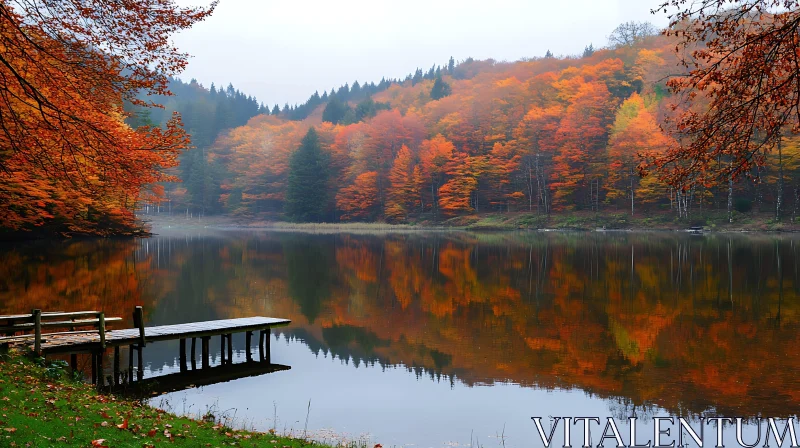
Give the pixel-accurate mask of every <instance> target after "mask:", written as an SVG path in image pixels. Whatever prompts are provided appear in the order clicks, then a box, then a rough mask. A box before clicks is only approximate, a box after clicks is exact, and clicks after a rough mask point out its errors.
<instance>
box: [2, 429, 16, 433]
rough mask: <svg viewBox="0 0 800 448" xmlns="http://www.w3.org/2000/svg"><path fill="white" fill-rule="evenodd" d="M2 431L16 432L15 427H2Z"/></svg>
mask: <svg viewBox="0 0 800 448" xmlns="http://www.w3.org/2000/svg"><path fill="white" fill-rule="evenodd" d="M3 431H5V432H11V433H14V432H17V428H3Z"/></svg>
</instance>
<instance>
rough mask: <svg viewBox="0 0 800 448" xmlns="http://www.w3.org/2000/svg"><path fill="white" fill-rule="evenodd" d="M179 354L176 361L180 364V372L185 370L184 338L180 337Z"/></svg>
mask: <svg viewBox="0 0 800 448" xmlns="http://www.w3.org/2000/svg"><path fill="white" fill-rule="evenodd" d="M180 351H181V352H180V355H179V356H178V362H179V363H180V365H181V367H180V368H181V372H185V371H186V339H183V338H181V340H180Z"/></svg>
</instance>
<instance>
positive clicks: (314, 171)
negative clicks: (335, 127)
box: [285, 128, 328, 222]
mask: <svg viewBox="0 0 800 448" xmlns="http://www.w3.org/2000/svg"><path fill="white" fill-rule="evenodd" d="M327 184H328V160H327V156H326V154H325V153H324V152H323V151H322V148H321V147H320V144H319V137H318V136H317V132H316V131H315V130H314V128H310V129H309V130H308V133H307V134H306V136H305V137H303V141H302V142H301V143H300V147H299V148H298V149H297V151H295V152H294V154H292V157H291V158H290V159H289V182H288V186H287V190H286V206H285V211H286V215H287V217H288V218H289V219H291V220H292V221H298V222H320V221H322V219H323V218H324V216H325V206H326V204H327V202H328V198H327V196H326V194H325V191H326V188H327Z"/></svg>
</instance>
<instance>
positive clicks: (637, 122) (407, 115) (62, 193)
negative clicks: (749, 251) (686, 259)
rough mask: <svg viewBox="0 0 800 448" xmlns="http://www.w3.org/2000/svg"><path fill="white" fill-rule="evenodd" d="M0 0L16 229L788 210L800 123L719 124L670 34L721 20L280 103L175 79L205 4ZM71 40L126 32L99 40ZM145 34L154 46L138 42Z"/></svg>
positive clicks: (2, 219)
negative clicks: (128, 19) (154, 10)
mask: <svg viewBox="0 0 800 448" xmlns="http://www.w3.org/2000/svg"><path fill="white" fill-rule="evenodd" d="M168 3H169V2H168ZM2 5H3V9H2V11H3V15H2V17H3V20H2V27H3V28H2V29H0V33H1V36H2V41H1V42H0V45H2V46H3V48H4V49H5V50H6V51H4V53H3V60H4V61H5V65H3V66H2V67H0V73H1V74H2V79H3V80H4V81H3V82H4V84H3V86H2V88H3V92H5V93H6V95H5V96H4V99H3V102H2V104H1V105H0V106H2V107H3V108H4V109H3V110H2V113H3V117H4V122H3V127H2V130H3V132H2V133H0V139H1V140H0V143H2V151H3V152H2V157H1V158H0V168H2V169H0V192H1V194H0V206H1V207H2V208H3V210H4V213H2V214H0V227H2V228H3V229H5V230H4V235H6V236H13V235H17V234H19V232H23V233H25V232H30V231H32V230H35V231H36V232H45V233H48V232H55V233H59V234H62V235H69V234H100V235H110V234H118V233H122V234H132V233H141V232H142V218H144V221H149V220H152V219H154V218H155V217H157V216H159V215H161V216H171V217H183V218H186V219H200V218H203V217H209V216H214V215H224V216H229V217H234V218H236V219H242V220H261V221H283V220H288V221H300V222H342V221H360V222H385V223H412V224H414V223H423V224H426V223H427V224H439V223H445V224H453V225H459V223H461V224H463V223H465V222H469V220H466V221H465V220H464V218H465V217H480V216H485V215H487V214H488V215H501V216H502V215H508V216H527V217H528V218H526V219H528V221H527V222H528V223H529V224H530V226H537V225H546V222H547V221H546V219H547V218H549V217H552V216H562V217H570V216H576V215H593V216H617V217H619V216H629V217H631V218H632V219H633V218H637V217H638V218H643V217H647V218H648V219H649V218H652V217H661V219H662V221H663V222H679V223H682V224H681V225H687V224H689V223H691V224H692V225H696V224H698V223H700V224H703V225H707V224H711V223H713V222H715V221H716V222H720V223H724V222H734V221H735V220H737V221H738V220H739V219H740V216H759V217H761V219H765V220H768V221H771V222H779V221H781V220H784V221H787V222H793V221H794V219H795V218H796V215H797V211H798V206H799V204H798V197H799V196H798V194H799V193H800V183H799V181H800V158H799V157H800V153H799V152H798V151H800V140H798V139H797V138H796V137H794V134H793V130H794V128H793V126H794V125H795V124H794V123H793V122H792V121H791V119H789V118H786V117H783V119H782V120H773V119H771V117H770V116H768V113H766V112H765V113H764V115H765V117H761V116H759V117H757V119H759V120H760V119H762V118H763V120H767V121H769V123H768V124H769V126H771V127H765V126H762V125H761V124H760V123H755V122H750V121H748V119H746V118H743V119H742V123H743V125H742V126H747V125H751V126H750V128H748V129H749V131H747V130H742V131H741V132H739V131H737V128H736V127H735V126H733V125H731V126H732V127H731V129H730V130H731V132H730V133H721V132H720V133H715V132H711V133H709V132H708V129H716V128H714V127H709V126H710V125H708V123H705V122H703V121H702V120H701V119H698V117H708V116H709V114H711V113H712V112H714V111H716V110H718V107H717V106H716V104H717V103H718V102H725V101H728V100H727V99H726V97H724V96H722V94H721V93H720V92H721V91H723V89H711V90H708V91H706V90H705V89H707V83H702V82H694V83H693V84H692V83H691V82H689V84H687V81H686V79H689V80H690V81H691V80H692V79H693V78H692V77H693V76H694V77H697V76H700V75H698V73H700V71H701V70H702V67H701V68H699V69H698V68H697V67H691V66H688V65H687V63H686V57H685V56H681V54H685V52H686V50H687V49H689V50H692V51H694V53H692V54H694V55H695V57H696V58H702V57H703V55H706V56H707V55H708V54H710V53H709V51H707V49H706V47H708V48H711V47H713V46H714V45H716V44H715V42H713V41H709V42H706V43H705V45H706V47H704V46H702V45H699V44H698V43H697V42H696V41H692V40H691V39H688V38H686V37H685V36H686V33H684V34H683V36H684V37H679V35H680V33H679V32H677V31H675V30H677V29H681V27H682V26H683V27H684V28H685V27H689V28H691V27H697V26H709V25H707V24H704V23H701V24H700V25H697V23H698V22H697V21H690V20H688V19H687V20H681V18H680V16H678V19H674V20H673V22H672V23H671V25H670V28H668V29H667V30H664V31H662V30H657V29H655V28H654V27H653V26H652V25H650V24H649V23H642V22H627V23H623V24H621V25H620V26H619V27H617V28H616V29H615V30H613V31H611V34H610V36H609V37H608V42H607V43H605V45H603V46H601V45H598V46H594V45H592V44H589V45H587V46H586V47H585V49H584V50H583V52H582V53H581V54H579V55H574V56H569V55H568V56H554V55H553V54H552V53H550V52H549V51H548V52H547V54H546V55H544V56H543V57H532V58H528V59H523V60H519V61H516V62H504V61H495V60H492V59H488V60H475V59H472V58H467V59H465V60H459V61H456V60H454V59H453V58H450V59H449V60H448V61H442V64H434V65H432V66H431V67H430V68H428V69H420V68H417V69H416V70H414V71H412V72H411V73H410V74H409V75H408V76H406V77H405V78H402V79H387V78H384V79H382V80H380V82H377V83H376V82H374V81H369V82H363V81H362V82H359V81H354V82H353V83H352V84H350V83H346V84H344V85H342V86H340V87H338V88H333V89H330V91H327V90H323V91H322V94H320V93H319V92H315V93H314V94H313V95H311V96H310V97H309V99H308V100H307V101H306V102H305V103H303V104H295V105H289V104H285V105H284V106H283V107H280V106H279V105H277V104H276V105H274V106H273V107H270V106H269V105H266V104H265V103H264V102H263V101H264V100H263V99H261V102H260V101H259V100H258V99H256V98H254V97H253V96H251V95H248V94H247V93H246V92H241V91H240V90H238V89H236V88H235V87H234V86H233V85H230V84H229V85H228V86H226V87H223V86H222V85H220V86H217V85H214V84H211V85H209V86H203V85H202V84H200V83H198V82H197V81H195V80H192V81H190V82H188V83H186V82H183V81H181V80H180V79H178V78H175V77H165V76H164V75H165V74H169V75H177V74H179V73H180V71H181V70H182V69H183V68H184V67H185V65H186V63H187V55H185V54H182V53H178V52H177V50H175V49H174V48H167V46H166V43H165V42H166V40H164V39H166V37H167V36H168V35H169V34H170V33H172V32H174V31H176V30H179V29H182V28H188V27H190V26H191V25H192V24H193V23H196V22H198V21H202V20H204V19H205V18H206V17H208V15H209V14H211V12H213V9H214V5H212V6H211V7H210V8H207V9H202V8H194V9H180V8H178V9H174V10H170V11H171V12H170V13H165V14H164V15H163V17H159V18H158V20H160V21H161V22H159V23H160V26H159V27H158V28H157V29H158V33H160V34H158V36H157V37H153V36H150V37H148V36H142V35H140V34H137V33H136V29H135V27H128V26H126V25H120V24H117V25H109V26H108V27H105V28H103V27H101V28H99V29H98V28H96V27H95V28H92V27H91V26H81V27H72V28H70V27H68V26H67V24H68V23H70V21H76V22H79V23H80V19H81V17H84V15H86V14H89V15H90V16H91V14H97V15H96V16H91V17H89V18H90V19H92V20H100V19H101V18H102V16H103V14H104V13H103V12H98V11H95V12H87V11H85V10H82V9H81V8H79V7H77V6H75V5H74V4H71V3H69V4H65V5H64V6H59V7H58V8H60V9H59V11H58V13H59V14H61V17H63V19H62V20H61V22H60V25H63V26H64V27H65V29H66V30H68V31H67V32H65V33H64V34H58V33H56V34H53V33H51V32H50V31H51V30H50V28H47V27H46V26H45V25H43V24H41V23H36V22H35V21H33V22H31V21H27V20H26V19H25V17H26V16H25V12H26V10H25V9H24V8H25V7H24V6H18V9H14V8H11V7H10V6H7V5H6V3H5V2H3V3H2ZM21 5H23V4H21ZM70 5H71V6H70ZM148 7H150V6H148V5H139V6H136V5H132V6H130V7H128V8H129V9H130V10H129V11H128V12H129V13H131V14H133V15H135V14H136V13H138V12H141V11H140V10H138V9H137V8H148ZM19 8H22V9H19ZM27 12H29V11H27ZM687 17H688V16H687ZM771 17H779V16H778V15H776V16H771ZM141 20H145V19H144V18H142V19H141ZM737 20H740V21H741V20H748V21H751V22H752V23H755V24H757V23H760V22H759V21H758V19H756V18H753V17H750V16H747V17H744V18H742V17H739V18H737ZM686 23H689V25H686ZM715 23H716V22H715ZM47 26H50V25H47ZM43 27H45V28H43ZM724 31H725V30H717V32H724ZM21 36H24V37H25V38H24V39H21V38H20V37H21ZM734 37H735V36H734ZM81 39H87V41H91V39H107V40H109V41H110V42H113V43H114V45H117V46H116V47H114V48H118V49H119V51H117V52H116V53H112V54H114V56H115V57H111V58H109V57H106V56H107V55H105V54H104V53H103V52H98V50H97V49H95V48H92V47H91V46H81V45H79V44H77V43H76V42H82V40H81ZM150 39H152V41H150ZM148 45H150V46H153V48H160V49H161V50H160V52H154V53H153V54H156V55H157V56H153V55H151V54H147V53H146V52H142V51H141V48H143V47H145V48H149V47H147V46H148ZM110 48H111V47H110ZM33 49H39V50H44V49H46V50H47V51H40V52H39V53H35V52H33V51H32V50H33ZM676 49H680V51H676ZM717 49H719V48H718V47H717ZM681 52H683V53H681ZM35 54H39V55H45V56H42V59H37V58H38V57H39V56H34V55H35ZM154 57H155V59H153V58H154ZM78 61H86V62H85V63H78ZM767 62H769V61H767ZM23 66H24V67H29V73H28V74H27V75H26V76H16V75H15V73H17V74H19V67H23ZM137 67H138V69H137ZM143 67H158V69H150V68H147V69H145V68H143ZM708 73H709V72H706V74H708ZM701 74H702V73H701ZM695 81H697V79H695ZM54 82H55V83H57V84H58V85H59V86H60V87H59V88H57V89H53V88H52V86H53V85H54V84H53V83H54ZM724 82H725V80H720V81H719V84H720V85H724ZM734 87H735V86H734ZM689 88H691V89H694V90H691V89H689ZM687 89H689V90H687ZM86 92H91V94H87V93H86ZM726 92H727V91H726ZM745 93H747V92H745ZM728 94H730V95H739V96H741V95H742V94H743V93H742V92H739V93H737V92H736V91H735V90H731V91H730V92H728ZM687 96H688V98H690V99H691V101H686V98H687ZM759 107H760V106H759ZM747 110H748V109H746V108H745V109H743V111H744V112H746V111H747ZM770 110H771V109H770ZM776 110H777V109H776ZM704 113H705V114H706V115H703V114H704ZM712 115H713V114H712ZM6 117H8V118H6ZM712 118H713V117H712ZM754 119H755V118H754ZM716 123H717V122H712V123H711V124H713V125H715V126H716ZM703 126H706V127H705V128H703ZM725 126H727V125H721V127H720V129H727V128H726V127H725ZM737 126H738V125H737ZM759 129H762V130H761V131H760V130H759ZM748 132H750V133H748ZM720 135H725V136H728V137H724V136H723V137H720ZM731 135H735V136H737V137H736V140H730V138H732V137H729V136H731ZM762 135H763V138H761V136H762ZM726 138H727V139H728V140H726ZM737 145H738V146H737ZM754 145H755V146H754ZM703 148H704V149H703ZM137 216H138V217H137ZM476 219H477V218H476ZM36 232H34V233H36Z"/></svg>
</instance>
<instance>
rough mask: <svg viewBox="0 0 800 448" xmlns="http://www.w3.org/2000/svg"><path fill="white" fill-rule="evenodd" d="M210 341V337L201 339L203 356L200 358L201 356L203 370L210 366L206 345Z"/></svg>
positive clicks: (209, 354)
mask: <svg viewBox="0 0 800 448" xmlns="http://www.w3.org/2000/svg"><path fill="white" fill-rule="evenodd" d="M210 341H211V337H209V336H203V339H202V353H203V354H202V356H203V368H204V369H207V368H208V367H209V366H210V365H211V361H210V360H209V357H210V356H211V353H209V350H208V343H209V342H210Z"/></svg>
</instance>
